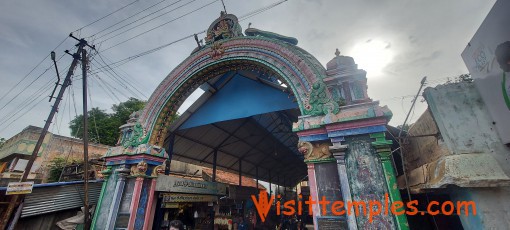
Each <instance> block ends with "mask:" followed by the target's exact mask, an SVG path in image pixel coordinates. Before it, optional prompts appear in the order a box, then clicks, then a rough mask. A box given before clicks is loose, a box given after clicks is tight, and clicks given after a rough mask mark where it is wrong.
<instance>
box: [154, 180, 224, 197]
mask: <svg viewBox="0 0 510 230" xmlns="http://www.w3.org/2000/svg"><path fill="white" fill-rule="evenodd" d="M156 191H160V192H179V193H193V194H210V195H226V194H227V186H226V185H224V184H219V183H215V182H209V181H198V180H190V179H184V178H179V177H174V176H167V175H159V176H158V179H157V180H156Z"/></svg>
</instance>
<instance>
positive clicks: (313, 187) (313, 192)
mask: <svg viewBox="0 0 510 230" xmlns="http://www.w3.org/2000/svg"><path fill="white" fill-rule="evenodd" d="M307 166H308V182H309V183H310V184H309V187H310V197H311V199H312V200H314V201H315V202H318V201H319V195H318V193H317V183H316V179H315V164H313V163H308V164H307ZM303 200H308V199H307V198H305V197H303ZM312 210H313V228H314V229H315V230H317V229H318V227H317V216H320V215H321V212H320V207H319V204H318V203H315V204H314V205H313V206H312Z"/></svg>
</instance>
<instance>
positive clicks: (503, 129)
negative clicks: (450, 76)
mask: <svg viewBox="0 0 510 230" xmlns="http://www.w3.org/2000/svg"><path fill="white" fill-rule="evenodd" d="M509 9H510V1H508V0H498V1H497V2H496V3H495V4H494V6H493V7H492V9H491V11H490V12H489V14H488V15H487V17H486V18H485V20H484V21H483V23H482V25H481V26H480V28H478V30H477V31H476V33H475V35H474V36H473V38H472V39H471V41H470V42H469V44H468V45H467V47H466V49H465V50H464V51H463V52H462V59H463V60H464V63H465V64H466V66H467V68H468V70H469V73H471V76H472V77H473V79H474V82H475V84H476V87H477V88H478V91H479V92H480V95H481V96H482V99H483V100H484V102H485V105H486V106H487V109H488V110H489V113H490V115H491V117H492V120H493V125H494V126H495V127H496V131H497V132H498V134H499V136H500V138H501V141H502V142H503V143H505V144H507V143H510V94H509V93H510V72H509V71H510V70H509V69H506V70H505V67H504V65H505V64H507V65H510V63H509V61H510V60H509V57H510V47H509V46H510V13H509ZM501 63H503V66H502V65H501ZM459 96H461V95H459Z"/></svg>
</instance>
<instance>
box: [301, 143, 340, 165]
mask: <svg viewBox="0 0 510 230" xmlns="http://www.w3.org/2000/svg"><path fill="white" fill-rule="evenodd" d="M298 150H299V152H300V153H302V154H303V155H305V161H310V160H320V159H327V158H331V157H332V155H331V153H330V152H329V144H328V143H314V144H312V143H310V142H306V141H300V142H299V143H298Z"/></svg>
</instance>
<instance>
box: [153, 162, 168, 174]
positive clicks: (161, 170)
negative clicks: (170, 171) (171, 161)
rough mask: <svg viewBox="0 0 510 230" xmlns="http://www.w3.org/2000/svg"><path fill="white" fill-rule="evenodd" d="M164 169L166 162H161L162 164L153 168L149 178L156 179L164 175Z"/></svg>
mask: <svg viewBox="0 0 510 230" xmlns="http://www.w3.org/2000/svg"><path fill="white" fill-rule="evenodd" d="M165 168H166V161H165V162H163V164H161V165H158V166H156V167H154V169H153V170H152V173H151V176H153V177H157V176H158V175H160V174H164V173H165Z"/></svg>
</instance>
